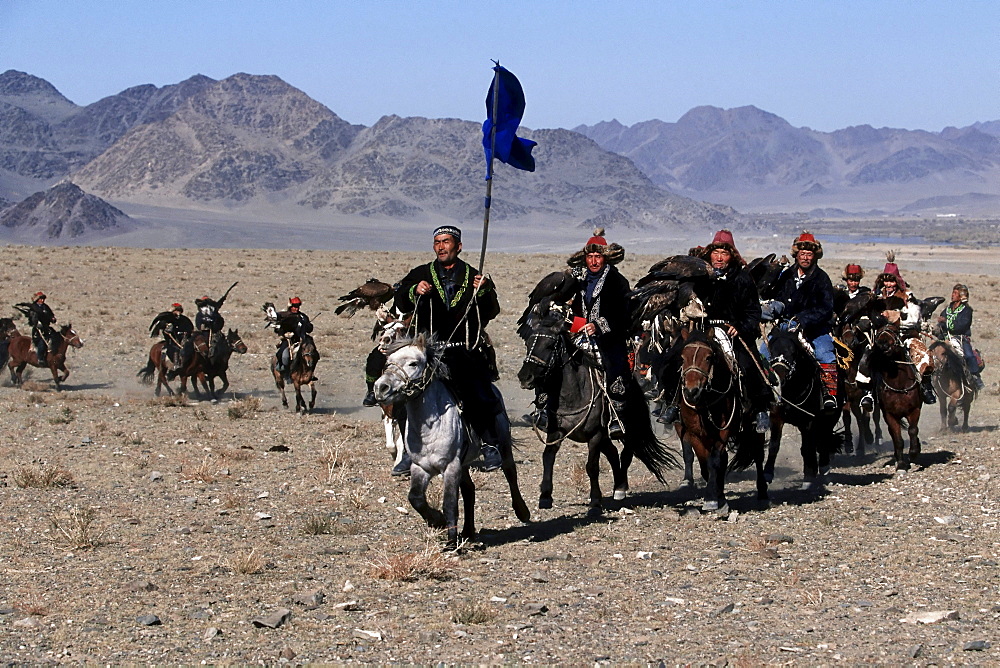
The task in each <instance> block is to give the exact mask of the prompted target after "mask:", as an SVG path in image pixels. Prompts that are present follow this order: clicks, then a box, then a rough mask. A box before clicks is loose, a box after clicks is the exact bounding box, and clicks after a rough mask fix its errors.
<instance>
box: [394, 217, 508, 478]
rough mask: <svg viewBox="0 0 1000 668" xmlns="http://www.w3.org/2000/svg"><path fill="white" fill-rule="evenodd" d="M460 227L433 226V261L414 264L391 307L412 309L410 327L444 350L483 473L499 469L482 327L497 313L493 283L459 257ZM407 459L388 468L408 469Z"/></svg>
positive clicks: (489, 354)
mask: <svg viewBox="0 0 1000 668" xmlns="http://www.w3.org/2000/svg"><path fill="white" fill-rule="evenodd" d="M461 252H462V231H461V230H460V229H459V228H457V227H455V226H453V225H443V226H441V227H438V228H437V229H435V230H434V254H435V256H436V257H435V259H434V260H433V261H432V262H429V263H427V264H421V265H419V266H417V267H414V268H413V269H412V270H411V271H410V272H409V273H408V274H407V275H406V277H405V278H403V280H402V281H400V282H399V287H398V288H397V289H396V294H395V306H396V309H397V310H399V311H400V312H402V313H409V312H413V313H414V316H413V320H412V321H411V329H412V330H413V331H414V332H415V333H423V334H427V335H428V336H432V337H433V338H434V341H435V344H436V345H438V346H440V347H442V348H444V352H443V353H442V358H443V361H444V362H445V364H446V365H447V366H448V369H449V370H450V372H451V378H450V380H448V381H447V382H448V385H449V387H450V388H451V389H452V391H453V392H454V393H455V395H456V398H457V399H459V400H460V401H462V402H463V404H464V409H465V410H464V414H465V417H466V418H467V419H468V420H469V421H470V422H471V423H472V425H473V427H474V428H475V429H476V431H477V432H478V433H479V434H480V436H481V437H482V440H483V445H482V456H483V461H484V463H485V465H484V466H483V469H484V470H486V471H494V470H496V469H498V468H500V461H501V458H500V451H499V449H498V447H497V445H498V444H499V437H498V436H497V435H496V434H495V429H494V424H495V419H496V415H497V414H498V413H500V412H501V411H502V409H503V408H502V403H501V402H500V401H498V400H497V398H496V396H495V395H494V393H493V388H492V385H491V381H492V380H496V379H497V378H498V373H497V369H496V358H495V353H494V352H493V346H492V345H491V344H490V342H489V337H488V336H487V334H486V332H485V327H486V325H487V323H489V322H490V321H491V320H493V318H495V317H496V316H497V315H498V314H499V313H500V301H499V299H498V298H497V292H496V288H495V286H494V285H493V281H492V280H491V279H490V278H488V277H486V276H483V275H482V274H480V273H479V272H478V270H476V269H475V268H474V267H472V266H470V265H469V264H467V263H466V262H464V261H463V260H461V259H460V258H459V254H460V253H461ZM409 465H410V462H409V457H408V456H406V455H404V457H403V460H402V461H401V462H400V463H399V464H398V465H397V466H396V468H395V469H393V472H394V473H396V469H402V468H404V466H405V469H406V470H407V471H408V470H409Z"/></svg>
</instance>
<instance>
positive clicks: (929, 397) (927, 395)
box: [920, 373, 937, 404]
mask: <svg viewBox="0 0 1000 668" xmlns="http://www.w3.org/2000/svg"><path fill="white" fill-rule="evenodd" d="M931 378H932V376H931V374H929V373H925V374H924V377H923V378H921V379H920V394H921V396H922V397H923V400H924V403H925V404H936V403H937V393H936V392H934V385H933V384H932V383H931Z"/></svg>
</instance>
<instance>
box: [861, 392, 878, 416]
mask: <svg viewBox="0 0 1000 668" xmlns="http://www.w3.org/2000/svg"><path fill="white" fill-rule="evenodd" d="M858 406H860V407H861V410H863V411H866V412H870V411H873V410H875V397H874V396H872V393H871V391H868V392H865V395H864V396H863V397H861V401H859V402H858Z"/></svg>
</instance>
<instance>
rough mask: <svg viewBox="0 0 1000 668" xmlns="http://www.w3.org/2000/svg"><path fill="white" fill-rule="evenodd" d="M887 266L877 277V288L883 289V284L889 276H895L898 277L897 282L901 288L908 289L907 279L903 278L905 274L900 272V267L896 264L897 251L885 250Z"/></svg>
mask: <svg viewBox="0 0 1000 668" xmlns="http://www.w3.org/2000/svg"><path fill="white" fill-rule="evenodd" d="M885 259H886V263H885V267H884V268H883V269H882V273H881V274H879V275H878V278H876V279H875V285H876V288H877V290H881V289H882V285H883V284H884V283H885V279H886V278H887V277H890V276H891V277H893V278H895V279H896V283H897V284H898V285H899V288H900V289H901V290H905V289H906V281H904V280H903V275H902V274H900V273H899V267H898V266H897V265H896V253H895V251H891V250H890V251H886V252H885Z"/></svg>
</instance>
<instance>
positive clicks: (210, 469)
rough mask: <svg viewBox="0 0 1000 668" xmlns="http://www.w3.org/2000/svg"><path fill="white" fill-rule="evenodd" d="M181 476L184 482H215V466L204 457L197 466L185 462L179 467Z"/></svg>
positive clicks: (209, 459) (208, 458) (208, 457)
mask: <svg viewBox="0 0 1000 668" xmlns="http://www.w3.org/2000/svg"><path fill="white" fill-rule="evenodd" d="M181 475H182V476H184V478H185V479H186V480H197V481H198V482H215V465H214V464H213V463H212V458H211V457H210V456H208V455H205V458H204V459H202V460H201V462H200V463H198V464H192V463H191V462H185V463H184V464H183V465H181Z"/></svg>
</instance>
